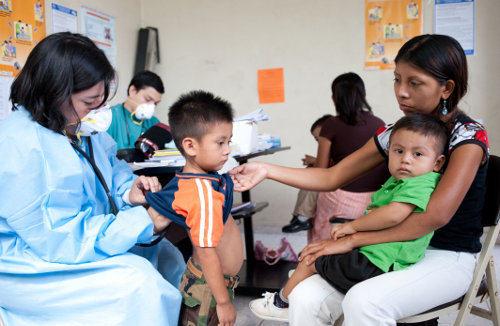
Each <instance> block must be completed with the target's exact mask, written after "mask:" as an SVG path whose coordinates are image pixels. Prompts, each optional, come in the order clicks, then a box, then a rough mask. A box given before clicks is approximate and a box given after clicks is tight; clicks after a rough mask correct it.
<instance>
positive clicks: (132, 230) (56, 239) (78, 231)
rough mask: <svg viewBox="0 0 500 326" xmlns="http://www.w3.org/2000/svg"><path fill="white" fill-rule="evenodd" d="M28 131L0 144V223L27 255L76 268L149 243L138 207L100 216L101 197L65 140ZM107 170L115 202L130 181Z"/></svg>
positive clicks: (119, 171)
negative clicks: (28, 253)
mask: <svg viewBox="0 0 500 326" xmlns="http://www.w3.org/2000/svg"><path fill="white" fill-rule="evenodd" d="M32 129H35V130H27V131H26V130H25V131H24V132H23V135H22V137H20V136H19V134H10V135H8V136H6V137H4V139H2V141H0V155H2V157H3V158H2V160H3V162H2V164H0V175H1V179H2V187H0V198H1V201H2V204H1V205H0V218H3V219H5V221H6V223H7V224H8V226H9V227H10V228H11V231H10V232H11V233H13V234H15V235H16V236H17V237H18V239H19V240H18V241H23V242H24V243H25V248H26V250H27V251H31V252H33V253H34V254H35V255H37V256H38V257H40V258H41V259H43V260H46V261H50V262H59V263H67V264H76V263H81V262H89V261H96V260H101V259H104V258H106V257H109V256H112V255H117V254H121V253H125V252H126V251H128V250H129V249H130V248H131V247H133V246H134V244H135V243H137V242H148V241H149V240H150V239H151V238H152V234H153V225H152V223H151V220H150V218H149V216H148V214H147V212H146V211H145V209H144V208H143V207H142V206H138V207H133V208H129V209H123V210H121V211H120V212H119V213H118V214H117V215H113V214H106V210H105V209H104V208H103V207H105V204H103V202H104V203H106V197H105V196H103V194H102V193H103V192H102V191H101V192H99V190H98V189H99V188H98V185H97V184H96V178H95V177H94V175H93V174H92V173H91V172H89V165H87V163H86V162H85V161H83V160H81V159H80V158H79V156H78V155H77V154H76V152H75V151H74V150H73V148H72V147H71V145H70V144H69V142H68V141H67V139H66V137H65V136H62V135H58V134H55V133H54V132H52V131H50V130H48V129H45V128H42V127H41V126H39V127H38V128H32ZM4 135H5V134H4ZM101 159H102V157H99V156H97V157H96V161H97V160H101ZM100 164H102V162H100ZM110 164H111V168H112V169H113V180H116V185H117V188H116V189H115V192H116V193H115V197H117V196H118V197H119V194H120V193H121V192H122V191H124V189H125V188H126V187H127V186H128V184H129V183H130V182H131V177H130V175H128V174H127V173H126V172H125V169H124V167H123V166H121V165H120V164H119V162H110ZM105 172H106V173H109V170H106V171H105ZM127 175H128V176H127ZM121 206H122V208H123V204H122V205H121Z"/></svg>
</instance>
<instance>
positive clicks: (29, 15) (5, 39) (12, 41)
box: [0, 0, 45, 76]
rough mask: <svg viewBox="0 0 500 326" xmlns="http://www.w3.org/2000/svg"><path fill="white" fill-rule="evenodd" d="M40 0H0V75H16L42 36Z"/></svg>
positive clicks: (43, 3) (43, 21)
mask: <svg viewBox="0 0 500 326" xmlns="http://www.w3.org/2000/svg"><path fill="white" fill-rule="evenodd" d="M44 8H45V1H44V0H0V26H1V27H0V75H1V76H6V75H7V76H17V75H18V73H19V71H20V70H21V68H22V67H23V65H24V63H25V62H26V59H27V58H28V54H29V53H30V52H31V50H32V49H33V48H34V47H35V45H36V44H38V42H40V40H42V39H43V38H44V37H45V12H44V10H45V9H44Z"/></svg>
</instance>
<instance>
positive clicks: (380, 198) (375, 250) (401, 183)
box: [359, 172, 441, 272]
mask: <svg viewBox="0 0 500 326" xmlns="http://www.w3.org/2000/svg"><path fill="white" fill-rule="evenodd" d="M440 177H441V175H440V174H439V173H436V172H429V173H426V174H423V175H420V176H418V177H413V178H406V179H401V180H396V178H394V177H390V178H389V180H387V181H386V182H385V183H384V185H383V186H382V188H381V189H380V190H378V191H377V192H375V193H374V194H373V195H372V202H371V204H370V205H369V206H368V210H370V209H371V208H376V207H381V206H385V205H388V204H389V203H391V202H400V203H408V204H412V205H415V210H414V212H416V213H421V212H424V211H425V210H426V208H427V204H428V203H429V199H430V197H431V194H432V192H433V191H434V189H435V188H436V185H437V183H438V181H439V178H440ZM432 235H433V232H431V233H429V234H427V235H425V236H423V237H421V238H418V239H415V240H410V241H400V242H386V243H379V244H374V245H369V246H364V247H361V248H360V249H359V251H360V252H361V253H362V254H363V255H365V256H366V258H368V260H370V262H371V263H372V264H374V265H375V266H377V267H378V268H380V269H381V270H382V271H384V272H388V271H389V270H390V269H391V266H392V270H394V271H397V270H400V269H403V268H405V267H408V266H410V265H412V264H415V263H416V262H418V261H419V260H421V259H422V258H423V257H424V253H425V249H426V248H427V246H428V245H429V242H430V241H431V238H432Z"/></svg>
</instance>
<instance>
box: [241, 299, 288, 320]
mask: <svg viewBox="0 0 500 326" xmlns="http://www.w3.org/2000/svg"><path fill="white" fill-rule="evenodd" d="M275 295H278V293H277V292H274V293H271V292H266V293H264V294H262V296H263V298H262V299H255V300H252V301H250V303H249V304H248V306H249V307H250V310H251V311H252V312H253V314H254V315H255V316H257V317H259V318H261V319H265V320H276V321H285V322H286V321H288V308H278V307H276V306H275V305H274V296H275Z"/></svg>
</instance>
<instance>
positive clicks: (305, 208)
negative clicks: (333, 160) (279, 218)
mask: <svg viewBox="0 0 500 326" xmlns="http://www.w3.org/2000/svg"><path fill="white" fill-rule="evenodd" d="M331 117H333V116H332V115H331V114H325V115H324V116H322V117H321V118H319V119H318V120H316V121H314V123H313V124H312V126H311V129H310V131H311V135H312V136H313V137H314V140H315V141H318V138H319V134H320V133H321V127H322V126H323V123H324V122H325V121H326V120H328V119H329V118H331ZM315 162H316V157H314V156H310V155H305V156H304V158H303V159H302V163H303V164H304V165H305V166H307V167H313V166H314V163H315ZM317 200H318V192H317V191H310V190H303V189H300V190H299V193H298V194H297V201H296V202H295V209H294V210H293V214H292V219H291V220H290V223H288V224H287V225H285V226H283V228H281V230H282V231H283V232H285V233H295V232H299V231H303V230H309V229H311V228H312V226H313V225H312V222H311V220H312V219H313V218H314V214H315V213H316V201H317Z"/></svg>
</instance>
